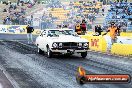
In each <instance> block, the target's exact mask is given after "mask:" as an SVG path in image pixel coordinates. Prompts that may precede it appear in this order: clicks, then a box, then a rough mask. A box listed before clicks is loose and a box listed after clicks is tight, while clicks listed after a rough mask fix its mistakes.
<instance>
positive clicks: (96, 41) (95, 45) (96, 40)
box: [91, 39, 99, 48]
mask: <svg viewBox="0 0 132 88" xmlns="http://www.w3.org/2000/svg"><path fill="white" fill-rule="evenodd" d="M98 42H99V39H91V46H92V47H97V48H98V47H99V45H98Z"/></svg>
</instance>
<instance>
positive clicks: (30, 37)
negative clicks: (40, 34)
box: [26, 25, 34, 44]
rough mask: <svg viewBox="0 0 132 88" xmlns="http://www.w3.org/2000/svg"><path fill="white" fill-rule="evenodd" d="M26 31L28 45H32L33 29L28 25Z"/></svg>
mask: <svg viewBox="0 0 132 88" xmlns="http://www.w3.org/2000/svg"><path fill="white" fill-rule="evenodd" d="M26 29H27V39H28V44H32V43H33V38H32V32H33V31H34V28H33V27H31V26H30V25H28V26H27V27H26Z"/></svg>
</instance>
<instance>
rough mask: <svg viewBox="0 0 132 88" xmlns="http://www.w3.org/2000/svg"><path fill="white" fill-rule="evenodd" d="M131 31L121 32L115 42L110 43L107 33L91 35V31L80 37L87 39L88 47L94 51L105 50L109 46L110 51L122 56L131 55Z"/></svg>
mask: <svg viewBox="0 0 132 88" xmlns="http://www.w3.org/2000/svg"><path fill="white" fill-rule="evenodd" d="M131 35H132V33H121V36H118V37H117V39H118V40H117V43H115V44H113V45H112V46H111V45H110V44H111V43H110V42H111V40H110V36H109V34H108V35H106V36H92V34H91V32H89V33H88V34H86V35H81V36H80V37H82V38H85V39H87V40H88V41H89V47H90V49H91V50H94V51H101V52H107V49H109V48H110V46H111V53H112V54H117V55H123V56H131V55H132V36H131Z"/></svg>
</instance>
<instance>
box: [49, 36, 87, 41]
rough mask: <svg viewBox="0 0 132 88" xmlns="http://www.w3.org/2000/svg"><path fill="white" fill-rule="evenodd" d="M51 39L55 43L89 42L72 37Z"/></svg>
mask: <svg viewBox="0 0 132 88" xmlns="http://www.w3.org/2000/svg"><path fill="white" fill-rule="evenodd" d="M49 39H50V40H51V41H53V42H88V40H86V39H83V38H81V37H76V36H72V35H60V36H59V37H50V38H49Z"/></svg>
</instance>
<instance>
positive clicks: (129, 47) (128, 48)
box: [111, 43, 132, 56]
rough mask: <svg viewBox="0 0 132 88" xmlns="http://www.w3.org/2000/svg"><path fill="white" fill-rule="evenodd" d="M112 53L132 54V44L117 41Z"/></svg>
mask: <svg viewBox="0 0 132 88" xmlns="http://www.w3.org/2000/svg"><path fill="white" fill-rule="evenodd" d="M111 53H112V54H117V55H124V56H132V44H120V43H115V44H113V46H112V49H111Z"/></svg>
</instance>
